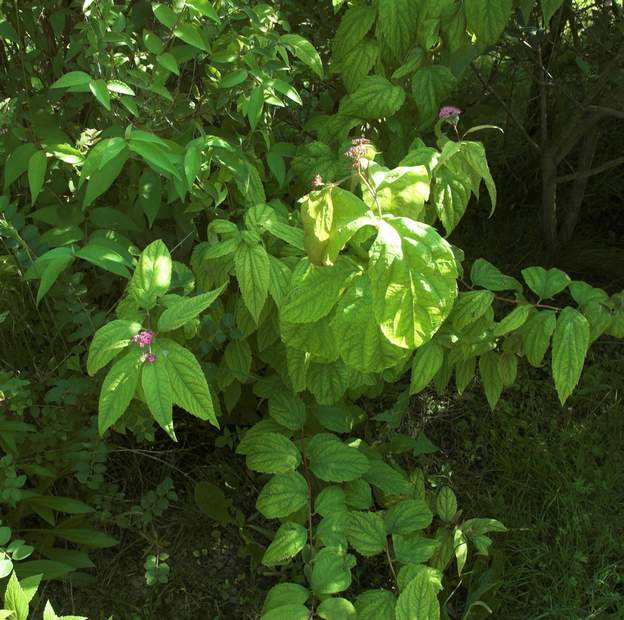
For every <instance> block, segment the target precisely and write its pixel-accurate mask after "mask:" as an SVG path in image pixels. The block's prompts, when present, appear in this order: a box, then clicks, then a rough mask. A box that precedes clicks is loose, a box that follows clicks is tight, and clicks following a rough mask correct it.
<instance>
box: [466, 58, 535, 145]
mask: <svg viewBox="0 0 624 620" xmlns="http://www.w3.org/2000/svg"><path fill="white" fill-rule="evenodd" d="M470 66H471V67H472V70H473V71H474V73H475V75H476V76H477V78H478V79H479V82H481V84H482V86H483V88H485V89H486V90H489V91H490V92H491V93H492V95H493V96H494V98H495V99H496V101H498V103H500V104H501V105H502V106H503V108H504V109H505V112H507V115H508V116H509V118H510V119H511V120H512V121H513V122H514V124H515V125H516V126H517V127H518V129H520V131H521V132H522V134H523V135H524V137H525V138H526V139H527V141H528V143H529V144H530V145H531V146H532V147H533V148H534V149H536V150H538V151H539V150H540V146H539V144H538V143H537V142H535V140H534V139H533V138H532V137H531V136H530V134H529V133H528V131H527V130H526V129H525V127H524V125H523V124H522V122H521V121H520V120H518V117H517V116H516V115H515V114H514V113H513V111H512V109H511V108H510V107H509V106H508V105H507V102H506V101H505V100H504V99H503V98H502V97H501V96H500V95H499V94H498V93H497V92H496V91H495V90H494V89H493V88H491V87H490V86H489V85H488V83H487V82H486V80H485V78H484V77H483V75H482V74H481V72H480V71H479V69H477V66H476V65H475V64H474V62H471V63H470Z"/></svg>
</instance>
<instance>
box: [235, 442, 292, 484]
mask: <svg viewBox="0 0 624 620" xmlns="http://www.w3.org/2000/svg"><path fill="white" fill-rule="evenodd" d="M239 450H240V446H239ZM237 452H238V450H237ZM245 454H246V456H247V467H249V469H253V470H254V471H259V472H261V473H264V474H283V473H287V472H289V471H293V470H295V469H297V467H299V465H300V464H301V454H300V453H299V450H298V449H297V446H295V444H294V443H293V442H292V441H290V439H288V438H287V437H284V436H283V435H279V434H278V433H254V434H253V435H252V437H251V438H250V439H249V441H246V443H245Z"/></svg>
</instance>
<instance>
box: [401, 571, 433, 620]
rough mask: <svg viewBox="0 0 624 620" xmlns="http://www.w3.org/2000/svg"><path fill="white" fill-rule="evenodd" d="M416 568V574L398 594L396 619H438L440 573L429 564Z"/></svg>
mask: <svg viewBox="0 0 624 620" xmlns="http://www.w3.org/2000/svg"><path fill="white" fill-rule="evenodd" d="M416 570H417V574H416V576H415V577H414V578H413V579H412V580H411V581H410V582H409V583H408V584H407V585H406V586H405V588H404V589H403V591H402V592H401V594H400V595H399V600H398V601H397V605H396V620H421V618H422V619H423V620H424V619H425V618H426V619H427V620H440V604H439V602H438V592H440V590H442V582H441V580H440V574H439V572H438V571H436V570H435V569H433V568H430V567H429V566H418V568H417V569H416Z"/></svg>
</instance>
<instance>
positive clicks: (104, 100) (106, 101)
mask: <svg viewBox="0 0 624 620" xmlns="http://www.w3.org/2000/svg"><path fill="white" fill-rule="evenodd" d="M89 89H90V90H91V92H92V93H93V96H94V97H95V98H96V99H97V100H98V101H99V102H100V103H101V104H102V105H103V106H104V107H105V108H106V109H107V110H109V111H110V109H111V99H110V94H109V92H108V88H107V86H106V82H105V81H104V80H91V81H90V82H89Z"/></svg>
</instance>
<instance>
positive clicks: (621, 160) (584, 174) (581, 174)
mask: <svg viewBox="0 0 624 620" xmlns="http://www.w3.org/2000/svg"><path fill="white" fill-rule="evenodd" d="M622 164H624V157H618V158H616V159H612V160H611V161H608V162H607V163H605V164H602V166H598V167H597V168H592V169H591V170H583V171H578V172H572V173H571V174H566V175H564V176H562V177H557V183H567V182H569V181H575V180H576V179H586V178H588V177H593V176H595V175H597V174H601V173H602V172H605V171H606V170H609V169H610V168H615V167H616V166H620V165H622Z"/></svg>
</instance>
